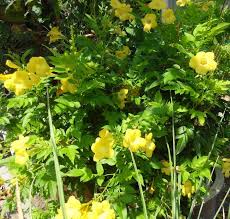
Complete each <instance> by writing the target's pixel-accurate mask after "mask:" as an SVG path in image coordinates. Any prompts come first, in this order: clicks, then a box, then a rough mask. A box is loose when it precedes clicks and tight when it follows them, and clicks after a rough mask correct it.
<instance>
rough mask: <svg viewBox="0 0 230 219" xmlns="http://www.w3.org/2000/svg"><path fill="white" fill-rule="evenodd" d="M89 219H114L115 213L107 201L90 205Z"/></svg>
mask: <svg viewBox="0 0 230 219" xmlns="http://www.w3.org/2000/svg"><path fill="white" fill-rule="evenodd" d="M88 218H90V219H115V212H114V210H113V209H112V208H111V206H110V204H109V202H108V201H106V200H105V201H103V202H96V201H94V202H93V203H92V208H91V211H90V212H89V213H88Z"/></svg>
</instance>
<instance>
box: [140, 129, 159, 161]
mask: <svg viewBox="0 0 230 219" xmlns="http://www.w3.org/2000/svg"><path fill="white" fill-rule="evenodd" d="M152 137H153V134H152V133H149V134H148V135H145V140H146V144H145V146H144V148H143V151H144V152H145V153H146V156H147V157H148V158H151V157H152V155H153V151H154V150H155V148H156V145H155V144H154V142H153V141H152Z"/></svg>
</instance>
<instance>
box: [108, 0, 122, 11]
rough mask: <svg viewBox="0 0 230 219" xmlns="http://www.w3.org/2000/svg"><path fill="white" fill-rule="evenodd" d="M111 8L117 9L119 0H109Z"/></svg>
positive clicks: (119, 5) (119, 4)
mask: <svg viewBox="0 0 230 219" xmlns="http://www.w3.org/2000/svg"><path fill="white" fill-rule="evenodd" d="M110 4H111V6H112V8H114V9H117V8H120V7H121V2H120V1H119V0H111V2H110Z"/></svg>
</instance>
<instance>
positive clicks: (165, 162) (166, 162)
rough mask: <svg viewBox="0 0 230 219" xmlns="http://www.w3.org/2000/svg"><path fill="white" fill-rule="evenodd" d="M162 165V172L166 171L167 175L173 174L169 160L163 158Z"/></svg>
mask: <svg viewBox="0 0 230 219" xmlns="http://www.w3.org/2000/svg"><path fill="white" fill-rule="evenodd" d="M161 163H162V165H163V166H164V167H162V168H161V172H162V173H164V174H165V175H168V176H169V175H170V174H171V165H170V163H169V162H168V161H166V160H162V161H161Z"/></svg>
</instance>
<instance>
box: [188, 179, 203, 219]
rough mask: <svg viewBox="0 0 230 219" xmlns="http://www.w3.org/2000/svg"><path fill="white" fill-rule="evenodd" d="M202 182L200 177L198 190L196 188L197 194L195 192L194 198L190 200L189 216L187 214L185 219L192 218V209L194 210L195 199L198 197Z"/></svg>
mask: <svg viewBox="0 0 230 219" xmlns="http://www.w3.org/2000/svg"><path fill="white" fill-rule="evenodd" d="M202 182H203V178H202V177H201V178H200V181H199V185H198V188H197V192H196V194H195V196H194V199H193V200H192V204H191V207H190V210H189V214H188V218H187V219H190V218H191V217H192V212H193V209H194V207H195V204H196V198H197V196H198V192H199V190H200V187H201V184H202Z"/></svg>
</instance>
